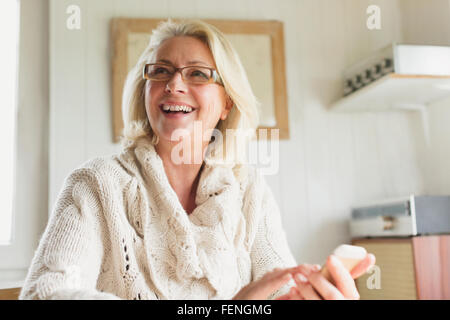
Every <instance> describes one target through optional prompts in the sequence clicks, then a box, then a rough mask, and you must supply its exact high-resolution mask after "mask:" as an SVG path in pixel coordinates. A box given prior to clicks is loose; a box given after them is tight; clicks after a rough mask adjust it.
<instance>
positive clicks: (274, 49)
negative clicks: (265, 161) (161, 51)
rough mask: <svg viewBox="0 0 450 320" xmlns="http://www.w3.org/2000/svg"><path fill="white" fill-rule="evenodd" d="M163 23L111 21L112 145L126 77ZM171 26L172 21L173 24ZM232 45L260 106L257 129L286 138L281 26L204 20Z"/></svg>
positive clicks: (119, 125)
mask: <svg viewBox="0 0 450 320" xmlns="http://www.w3.org/2000/svg"><path fill="white" fill-rule="evenodd" d="M164 20H166V19H136V18H113V19H112V20H111V25H110V27H111V39H112V43H113V45H112V50H113V55H112V108H113V112H112V115H113V135H114V137H113V140H114V142H117V141H119V137H120V136H121V135H122V129H123V121H122V92H123V86H124V83H125V79H126V76H127V74H128V72H129V70H130V69H131V67H132V66H133V65H134V64H135V63H136V62H137V59H138V57H139V55H140V54H141V53H142V51H143V49H144V48H145V47H146V45H147V44H148V40H149V37H150V35H151V32H152V30H153V29H155V28H156V27H157V25H158V24H159V23H160V22H162V21H164ZM173 20H174V21H176V20H177V19H173ZM202 20H203V21H205V22H207V23H209V24H211V25H214V26H216V27H217V28H218V29H219V30H221V31H222V32H223V33H224V34H225V36H226V37H227V38H228V39H229V40H230V41H231V42H232V44H233V46H234V48H235V49H236V51H237V52H238V54H239V56H240V58H241V60H242V63H243V65H244V68H245V69H246V71H247V75H248V77H249V81H250V84H251V86H252V89H253V91H254V93H255V95H256V97H257V99H258V100H259V101H260V103H261V109H260V126H259V127H258V129H268V131H269V132H268V135H267V137H270V136H271V130H273V129H279V138H280V139H289V119H288V106H287V94H286V76H285V55H284V34H283V23H282V22H279V21H241V20H210V19H202Z"/></svg>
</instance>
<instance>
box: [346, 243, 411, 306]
mask: <svg viewBox="0 0 450 320" xmlns="http://www.w3.org/2000/svg"><path fill="white" fill-rule="evenodd" d="M352 243H353V244H354V245H358V246H362V247H364V248H365V249H366V250H367V252H370V253H373V254H374V255H375V258H376V262H375V264H376V265H377V266H378V267H379V268H380V271H381V272H380V284H381V287H380V288H370V287H369V286H368V284H367V283H368V281H370V279H369V277H372V276H374V274H373V273H372V274H366V275H363V276H361V277H360V278H358V279H357V280H356V285H357V288H358V291H359V293H360V296H361V300H400V299H401V300H415V299H417V294H416V285H415V270H414V264H413V250H412V242H411V239H410V238H398V239H396V238H388V239H380V238H378V239H360V240H354V241H352Z"/></svg>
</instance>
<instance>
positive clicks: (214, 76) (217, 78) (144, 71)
mask: <svg viewBox="0 0 450 320" xmlns="http://www.w3.org/2000/svg"><path fill="white" fill-rule="evenodd" d="M155 65H159V66H165V67H170V68H173V69H174V70H175V71H174V73H173V74H172V76H171V77H173V76H174V75H175V73H177V72H180V74H181V78H182V79H183V81H185V82H186V83H193V84H199V85H202V84H211V83H217V84H219V85H221V86H223V82H222V78H221V77H220V75H219V73H218V72H217V70H216V69H214V68H210V67H205V66H186V67H182V68H176V67H174V66H172V65H170V64H164V63H147V64H145V65H144V68H143V69H142V78H144V79H145V80H150V81H169V80H170V79H171V78H169V79H151V78H149V77H148V73H147V69H148V68H149V67H150V66H155ZM192 67H197V68H203V69H208V70H210V71H211V77H210V78H209V80H208V82H189V80H186V79H185V78H184V76H183V70H184V69H186V68H192Z"/></svg>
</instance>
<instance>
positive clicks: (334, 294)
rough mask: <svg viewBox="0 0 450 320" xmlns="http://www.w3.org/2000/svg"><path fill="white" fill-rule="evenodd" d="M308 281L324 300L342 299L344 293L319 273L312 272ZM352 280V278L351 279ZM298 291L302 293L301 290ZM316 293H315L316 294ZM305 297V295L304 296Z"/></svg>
mask: <svg viewBox="0 0 450 320" xmlns="http://www.w3.org/2000/svg"><path fill="white" fill-rule="evenodd" d="M308 281H309V282H310V283H311V285H312V287H311V289H312V288H313V287H314V289H315V290H316V291H317V293H319V294H320V295H321V296H322V297H323V298H324V299H325V300H343V299H345V297H344V295H343V294H342V293H341V292H340V291H339V290H338V288H336V287H335V286H334V285H333V284H332V283H331V282H330V281H328V280H327V279H326V278H325V277H324V276H323V275H322V274H321V273H319V272H314V273H312V274H311V275H310V276H309V278H308ZM352 281H353V280H352ZM300 292H301V293H302V294H303V295H305V294H304V292H303V291H301V290H300ZM317 293H316V295H317ZM305 298H306V296H305Z"/></svg>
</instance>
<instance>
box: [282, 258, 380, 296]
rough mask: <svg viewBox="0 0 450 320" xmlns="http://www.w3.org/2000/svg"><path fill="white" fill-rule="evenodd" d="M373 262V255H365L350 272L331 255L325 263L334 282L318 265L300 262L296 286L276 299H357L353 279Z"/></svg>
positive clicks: (295, 274)
mask: <svg viewBox="0 0 450 320" xmlns="http://www.w3.org/2000/svg"><path fill="white" fill-rule="evenodd" d="M374 264H375V256H374V255H373V254H367V256H366V257H365V258H364V259H363V260H362V261H361V262H360V263H359V264H358V265H356V266H355V267H354V268H353V269H352V270H351V271H350V272H349V271H348V270H347V269H346V268H345V267H344V266H343V264H342V263H341V262H340V261H339V259H338V258H336V257H335V256H333V255H331V256H329V257H328V259H327V262H326V265H327V268H328V270H329V272H330V274H331V276H332V277H333V280H334V284H332V283H331V282H330V281H328V280H327V279H326V278H325V277H324V276H323V275H322V274H321V273H320V266H318V265H315V266H312V265H309V264H302V265H299V266H298V267H297V270H296V272H294V280H295V282H296V283H297V287H292V288H291V290H290V291H289V293H288V294H286V295H283V296H281V297H279V298H277V300H298V299H300V300H321V299H326V300H342V299H353V300H357V299H359V293H358V290H357V289H356V286H355V281H354V279H356V278H358V277H360V276H361V275H363V274H364V273H366V271H367V270H368V269H369V268H371V267H372V266H373V265H374Z"/></svg>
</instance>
